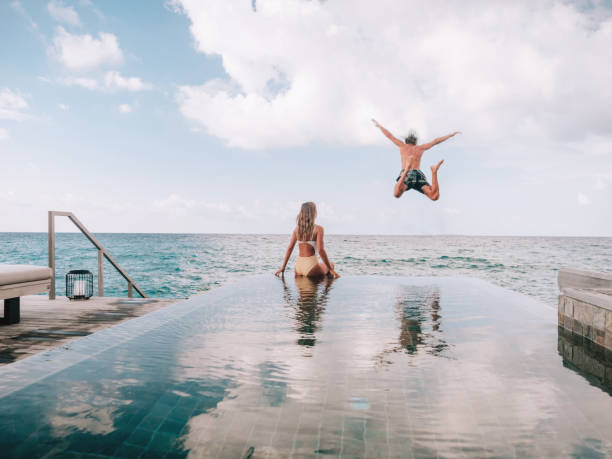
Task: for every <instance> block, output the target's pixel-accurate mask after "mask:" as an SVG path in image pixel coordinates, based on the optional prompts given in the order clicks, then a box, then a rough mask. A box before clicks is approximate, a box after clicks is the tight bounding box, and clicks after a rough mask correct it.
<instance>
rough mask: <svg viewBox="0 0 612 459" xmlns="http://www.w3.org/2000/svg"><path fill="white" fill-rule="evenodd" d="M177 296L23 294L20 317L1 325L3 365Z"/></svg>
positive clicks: (145, 312)
mask: <svg viewBox="0 0 612 459" xmlns="http://www.w3.org/2000/svg"><path fill="white" fill-rule="evenodd" d="M177 301H180V299H178V298H135V299H128V298H110V297H92V298H90V299H89V300H86V301H70V300H69V299H68V298H66V297H58V298H57V299H55V300H49V299H48V297H47V296H46V295H27V296H22V297H21V321H20V322H19V323H17V324H13V325H2V326H0V365H4V364H7V363H11V362H13V361H15V360H19V359H22V358H24V357H27V356H29V355H33V354H36V353H38V352H42V351H44V350H47V349H50V348H52V347H56V346H59V345H64V344H66V343H68V342H70V341H72V340H74V339H79V338H80V337H82V336H86V335H89V334H90V333H94V332H96V331H99V330H103V329H104V328H107V327H110V326H113V325H116V324H118V323H121V322H124V321H126V320H130V319H132V318H134V317H138V316H142V315H144V314H147V313H149V312H151V311H154V310H156V309H160V308H163V307H166V306H168V305H171V304H173V303H176V302H177Z"/></svg>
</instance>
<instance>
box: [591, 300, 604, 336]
mask: <svg viewBox="0 0 612 459" xmlns="http://www.w3.org/2000/svg"><path fill="white" fill-rule="evenodd" d="M593 328H596V329H597V330H602V331H603V330H605V329H606V310H605V309H602V308H598V307H597V306H594V307H593Z"/></svg>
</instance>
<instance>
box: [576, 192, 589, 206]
mask: <svg viewBox="0 0 612 459" xmlns="http://www.w3.org/2000/svg"><path fill="white" fill-rule="evenodd" d="M578 204H580V205H581V206H588V205H589V204H591V200H590V199H589V197H588V196H587V195H586V194H584V193H578Z"/></svg>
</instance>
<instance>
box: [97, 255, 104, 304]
mask: <svg viewBox="0 0 612 459" xmlns="http://www.w3.org/2000/svg"><path fill="white" fill-rule="evenodd" d="M98 296H104V253H103V252H102V250H101V249H98Z"/></svg>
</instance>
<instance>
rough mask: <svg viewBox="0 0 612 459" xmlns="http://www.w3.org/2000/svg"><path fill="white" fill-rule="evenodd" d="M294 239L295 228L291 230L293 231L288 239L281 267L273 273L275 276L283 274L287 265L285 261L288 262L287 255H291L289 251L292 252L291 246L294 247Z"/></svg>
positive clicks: (295, 235) (295, 238)
mask: <svg viewBox="0 0 612 459" xmlns="http://www.w3.org/2000/svg"><path fill="white" fill-rule="evenodd" d="M296 241H297V234H296V230H293V233H292V234H291V240H290V241H289V246H288V247H287V253H285V259H284V260H283V267H282V268H281V269H279V270H278V271H276V272H275V273H274V275H275V276H278V275H279V274H280V275H281V276H284V275H285V268H286V267H287V263H288V262H289V257H290V256H291V253H292V252H293V248H294V247H295V243H296Z"/></svg>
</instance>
